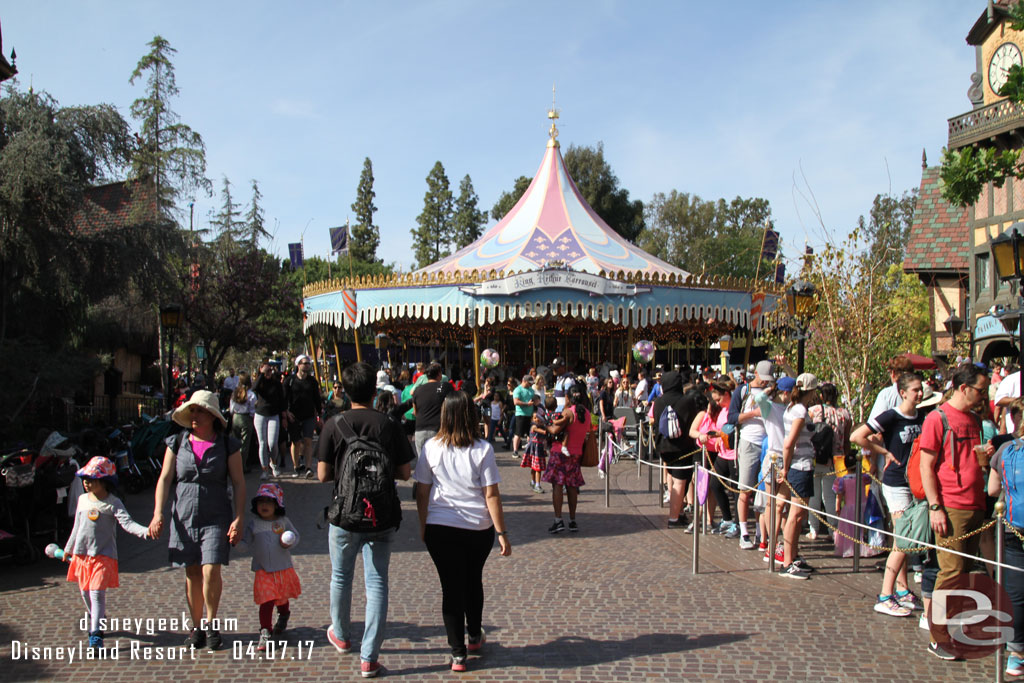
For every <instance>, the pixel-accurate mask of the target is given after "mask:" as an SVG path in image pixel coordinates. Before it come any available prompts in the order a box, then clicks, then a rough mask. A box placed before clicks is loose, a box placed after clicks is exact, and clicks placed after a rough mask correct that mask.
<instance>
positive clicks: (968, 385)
mask: <svg viewBox="0 0 1024 683" xmlns="http://www.w3.org/2000/svg"><path fill="white" fill-rule="evenodd" d="M964 386H965V387H967V388H969V389H974V390H975V391H977V392H978V393H979V394H980V393H981V392H983V391H988V387H976V386H974V385H973V384H965V385H964Z"/></svg>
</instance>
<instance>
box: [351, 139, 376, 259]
mask: <svg viewBox="0 0 1024 683" xmlns="http://www.w3.org/2000/svg"><path fill="white" fill-rule="evenodd" d="M376 196H377V193H376V192H374V191H373V164H372V163H371V162H370V157H366V159H365V160H364V161H363V172H362V173H361V174H360V175H359V186H358V187H357V188H356V200H355V201H354V202H352V211H353V212H354V213H355V215H356V222H355V223H353V225H352V234H351V235H350V242H349V244H350V247H349V248H350V249H351V250H352V258H353V259H355V260H357V261H365V262H367V263H372V262H376V261H379V260H380V259H378V258H377V247H379V246H380V229H379V228H378V227H377V226H376V225H374V224H373V214H375V213H377V207H376V206H374V205H373V198H374V197H376Z"/></svg>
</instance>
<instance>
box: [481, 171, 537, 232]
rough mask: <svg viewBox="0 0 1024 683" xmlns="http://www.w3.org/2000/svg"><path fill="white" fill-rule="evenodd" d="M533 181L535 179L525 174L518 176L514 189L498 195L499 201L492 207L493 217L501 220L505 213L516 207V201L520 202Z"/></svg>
mask: <svg viewBox="0 0 1024 683" xmlns="http://www.w3.org/2000/svg"><path fill="white" fill-rule="evenodd" d="M531 182H533V179H532V178H527V177H526V176H524V175H521V176H519V177H518V178H516V180H515V183H513V186H512V191H511V192H502V193H501V195H500V196H499V197H498V201H496V202H494V206H493V207H491V218H493V219H494V220H496V221H500V220H501V219H502V218H504V217H505V214H507V213H508V212H509V211H511V210H512V207H514V206H515V205H516V202H518V201H519V199H520V198H521V197H522V196H523V193H524V192H526V188H528V187H529V186H530V183H531Z"/></svg>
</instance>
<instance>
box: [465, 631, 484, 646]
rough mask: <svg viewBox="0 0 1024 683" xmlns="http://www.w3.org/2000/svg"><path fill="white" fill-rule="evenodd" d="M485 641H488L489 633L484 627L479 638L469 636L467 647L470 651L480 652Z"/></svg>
mask: <svg viewBox="0 0 1024 683" xmlns="http://www.w3.org/2000/svg"><path fill="white" fill-rule="evenodd" d="M485 642H487V635H486V634H485V633H484V630H483V629H480V636H479V637H478V638H475V639H474V638H468V639H467V640H466V649H467V650H469V651H470V652H479V651H480V648H481V647H483V644H484V643H485Z"/></svg>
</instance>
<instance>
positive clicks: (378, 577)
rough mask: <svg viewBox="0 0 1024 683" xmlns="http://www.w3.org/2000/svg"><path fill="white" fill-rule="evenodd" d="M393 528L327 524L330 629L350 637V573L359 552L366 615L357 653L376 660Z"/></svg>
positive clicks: (385, 608)
mask: <svg viewBox="0 0 1024 683" xmlns="http://www.w3.org/2000/svg"><path fill="white" fill-rule="evenodd" d="M394 537H395V529H388V530H387V531H376V532H373V533H358V532H355V531H345V530H344V529H342V528H341V527H339V526H335V525H334V524H331V525H330V531H329V532H328V537H327V544H328V547H329V549H330V552H331V630H333V631H334V635H335V636H337V637H338V638H341V639H342V640H351V639H352V619H351V611H352V574H353V572H354V571H355V567H356V556H357V555H358V554H359V553H360V552H362V554H363V583H364V585H365V586H366V617H365V626H364V628H363V640H362V645H361V646H360V648H359V656H360V658H362V659H363V661H367V662H376V661H377V656H378V655H379V654H380V646H381V643H383V642H384V623H385V622H386V621H387V616H388V565H389V564H390V563H391V542H392V540H394Z"/></svg>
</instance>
